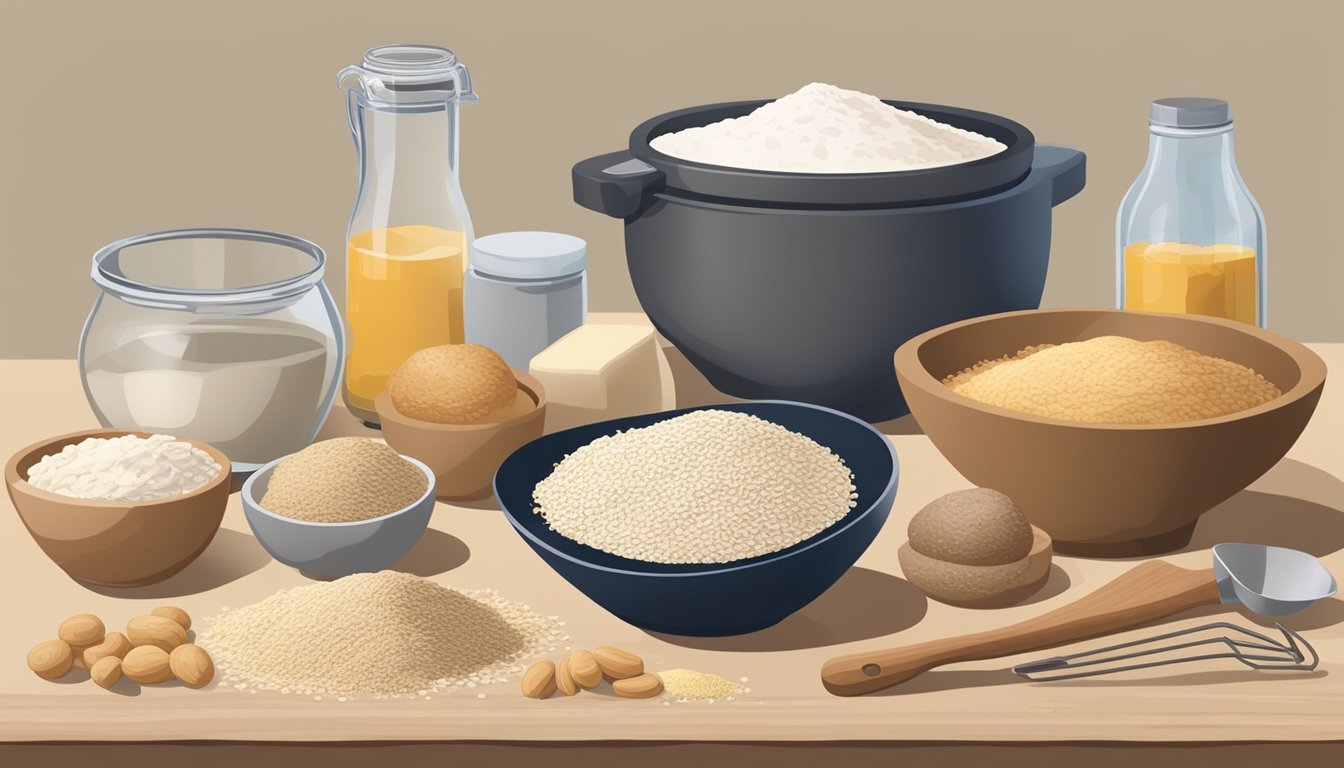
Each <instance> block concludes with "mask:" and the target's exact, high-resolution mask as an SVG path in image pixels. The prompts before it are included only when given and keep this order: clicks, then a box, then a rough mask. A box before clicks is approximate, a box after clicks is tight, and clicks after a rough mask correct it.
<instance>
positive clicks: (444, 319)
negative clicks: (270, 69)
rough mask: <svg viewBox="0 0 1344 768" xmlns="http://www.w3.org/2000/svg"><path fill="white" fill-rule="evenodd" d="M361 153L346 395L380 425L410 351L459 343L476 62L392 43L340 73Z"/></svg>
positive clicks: (349, 270)
mask: <svg viewBox="0 0 1344 768" xmlns="http://www.w3.org/2000/svg"><path fill="white" fill-rule="evenodd" d="M338 82H339V83H341V84H342V85H345V84H346V83H347V82H349V83H351V86H350V87H349V88H348V89H347V90H346V117H347V119H348V122H349V125H350V133H351V135H352V136H353V137H354V140H355V149H356V151H357V152H358V154H359V189H358V194H357V196H356V200H355V207H354V210H353V212H352V213H351V215H350V223H349V226H348V228H347V231H346V240H347V246H346V251H347V259H346V283H345V296H346V301H345V322H346V327H347V328H348V329H349V332H348V334H347V335H348V337H349V351H348V353H347V356H346V359H345V377H344V386H343V388H342V396H343V398H344V400H345V404H346V407H347V408H349V410H350V412H351V413H352V414H354V415H355V416H356V417H358V418H360V419H362V420H363V421H364V422H365V423H366V424H368V425H369V426H372V427H376V426H377V422H378V413H377V411H376V410H375V408H374V404H373V401H374V398H376V397H377V396H378V395H379V393H381V392H382V391H383V389H384V388H386V387H387V379H388V376H389V375H390V374H391V373H392V370H393V369H394V368H396V367H397V366H398V365H400V364H401V363H402V361H404V360H405V359H406V358H407V357H410V356H411V354H412V353H414V352H417V351H419V350H421V349H424V348H425V347H433V346H438V345H440V344H460V343H461V342H462V340H463V335H464V329H463V326H464V324H465V323H464V319H463V309H462V281H463V278H464V276H465V274H466V271H467V245H468V244H469V243H471V241H472V238H473V235H472V229H471V216H470V214H468V212H467V203H466V200H464V199H463V197H462V187H461V184H460V182H459V180H458V143H459V142H458V137H459V132H458V107H459V105H461V104H472V103H475V102H476V93H475V91H473V90H472V88H471V77H470V74H469V73H468V71H467V67H466V65H464V64H463V63H462V62H460V61H458V59H457V56H456V55H454V54H453V52H452V51H450V50H448V49H447V48H439V47H437V46H432V45H384V46H380V47H378V48H373V49H371V50H369V51H368V52H367V53H365V54H364V63H363V65H362V66H351V67H346V68H345V69H343V70H341V71H340V73H339V75H338Z"/></svg>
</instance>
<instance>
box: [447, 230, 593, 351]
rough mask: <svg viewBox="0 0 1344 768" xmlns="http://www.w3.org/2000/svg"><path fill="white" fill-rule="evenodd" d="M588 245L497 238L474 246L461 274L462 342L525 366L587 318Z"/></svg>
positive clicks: (541, 237) (556, 237)
mask: <svg viewBox="0 0 1344 768" xmlns="http://www.w3.org/2000/svg"><path fill="white" fill-rule="evenodd" d="M587 264H588V244H587V243H585V242H584V241H583V240H582V239H580V238H577V237H574V236H573V235H564V234H560V233H559V232H501V233H499V234H496V235H487V236H485V237H482V238H480V239H478V240H477V241H476V243H475V244H474V245H473V246H472V249H471V268H470V270H468V272H467V284H466V316H467V341H470V342H472V343H473V344H483V345H485V346H487V347H490V348H491V349H493V350H495V351H496V352H498V353H499V355H500V357H503V358H504V360H505V362H507V363H508V364H509V365H510V366H512V367H514V368H518V369H520V370H524V371H526V370H527V368H528V363H530V362H532V358H533V357H535V356H536V355H537V353H538V352H541V351H542V350H543V349H545V348H547V347H549V346H550V345H552V344H554V343H555V342H556V341H558V340H559V339H560V337H561V336H564V335H565V334H567V333H569V332H570V331H572V330H574V329H575V328H578V327H579V326H580V325H583V321H584V320H585V319H586V318H587V316H588V278H587V274H586V273H585V271H584V269H585V268H586V267H587Z"/></svg>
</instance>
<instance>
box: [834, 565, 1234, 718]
mask: <svg viewBox="0 0 1344 768" xmlns="http://www.w3.org/2000/svg"><path fill="white" fill-rule="evenodd" d="M1218 602H1220V594H1219V590H1218V582H1217V579H1216V578H1215V575H1214V569H1212V568H1205V569H1202V570H1198V571H1192V570H1189V569H1186V568H1179V567H1177V566H1174V565H1171V564H1170V563H1166V562H1163V561H1161V560H1153V561H1150V562H1146V563H1144V564H1142V565H1140V566H1138V567H1136V568H1134V569H1132V570H1130V571H1127V572H1126V573H1124V574H1122V575H1121V576H1120V577H1119V578H1117V579H1116V580H1115V581H1112V582H1111V583H1109V584H1107V585H1105V586H1103V587H1101V588H1100V589H1098V590H1096V591H1095V592H1093V593H1092V594H1090V595H1087V596H1086V597H1083V598H1081V599H1079V600H1078V601H1076V602H1073V603H1070V604H1069V605H1066V606H1064V607H1062V608H1058V609H1056V610H1054V611H1051V612H1049V613H1046V614H1043V615H1041V616H1037V617H1035V618H1031V619H1027V620H1025V621H1022V622H1020V623H1017V624H1013V625H1011V626H1007V627H1003V628H1001V629H993V630H989V631H988V632H978V633H976V634H973V635H963V636H961V637H951V638H945V639H941V640H930V641H929V642H926V643H918V644H915V645H909V646H906V647H904V648H893V649H890V650H885V651H870V652H867V653H856V654H852V655H849V656H840V657H838V658H834V659H831V660H830V661H828V662H826V664H825V665H823V666H822V668H821V681H822V683H823V684H825V686H826V690H828V691H830V692H831V693H833V694H835V695H837V696H859V695H862V694H865V693H872V692H873V691H880V690H882V689H883V688H889V687H891V686H893V685H896V684H898V683H903V682H905V681H906V680H909V679H910V678H912V677H915V676H916V675H918V674H920V673H921V672H925V671H927V670H930V669H932V668H934V667H938V666H942V665H944V664H951V663H953V662H958V661H971V660H973V659H993V658H998V657H1000V656H1011V655H1012V654H1015V653H1023V652H1026V651H1034V650H1039V649H1041V648H1049V647H1052V646H1056V645H1064V644H1065V643H1071V642H1073V641H1075V640H1083V639H1086V638H1089V637H1096V636H1097V635H1104V634H1107V633H1109V632H1115V631H1118V630H1121V629H1128V628H1130V627H1135V626H1138V625H1140V624H1146V623H1147V622H1150V621H1156V620H1157V619H1161V618H1163V617H1165V616H1170V615H1171V614H1173V613H1178V612H1180V611H1184V610H1187V609H1189V608H1196V607H1199V606H1202V605H1212V604H1216V603H1218Z"/></svg>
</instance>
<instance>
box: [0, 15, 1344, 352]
mask: <svg viewBox="0 0 1344 768" xmlns="http://www.w3.org/2000/svg"><path fill="white" fill-rule="evenodd" d="M0 14H2V18H0V71H2V72H3V73H4V76H3V77H0V89H2V92H0V95H2V96H3V101H0V110H2V112H0V139H2V140H3V141H2V142H0V147H2V148H3V151H4V161H3V165H0V195H3V197H0V223H2V224H3V229H2V231H3V232H4V238H5V242H4V247H3V249H0V265H2V266H3V267H4V269H3V272H0V357H71V356H73V355H74V351H75V345H76V341H77V338H78V335H79V329H80V326H81V323H82V322H83V319H84V315H85V313H86V312H87V311H88V308H89V306H90V305H91V303H92V301H93V298H94V289H93V287H92V285H91V284H90V282H89V279H88V269H89V256H90V255H91V254H92V252H93V251H94V250H95V249H96V248H97V247H98V246H100V245H102V244H103V243H106V242H108V241H110V240H113V239H116V238H119V237H122V236H124V235H128V234H133V233H136V232H144V231H149V230H155V229H162V228H170V227H180V226H192V225H229V226H246V227H263V228H272V229H279V230H283V231H288V232H293V233H295V234H298V235H302V236H304V237H308V238H311V239H313V240H316V241H317V242H319V243H320V244H322V245H323V246H324V247H326V248H327V249H328V251H329V252H331V253H333V254H335V255H337V256H339V255H340V254H342V253H343V250H342V249H343V239H344V228H345V223H346V217H347V216H348V214H349V209H350V206H351V203H352V202H353V195H354V184H355V165H354V150H353V148H352V146H351V143H350V140H349V137H348V135H347V132H346V128H345V120H344V117H343V115H342V101H341V98H340V95H339V93H338V92H337V90H336V86H335V74H336V71H337V70H339V69H340V68H341V67H342V66H344V65H345V64H349V63H354V62H356V61H357V60H358V59H359V57H360V55H361V54H362V52H363V51H364V49H365V48H367V47H370V46H372V45H376V44H380V43H387V42H432V43H438V44H442V45H447V46H449V47H451V48H453V49H454V50H455V51H457V52H458V54H459V55H460V56H461V57H462V59H463V60H464V61H465V62H467V64H468V65H469V66H470V67H471V71H472V75H473V79H474V81H475V85H476V88H477V90H478V92H479V93H480V94H481V103H480V104H479V105H478V106H474V107H470V108H468V109H466V110H464V118H463V119H464V136H463V139H462V151H463V167H464V170H463V185H464V188H465V191H466V195H467V199H468V201H469V202H470V206H471V213H472V216H473V219H474V222H475V226H476V231H477V233H478V234H486V233H490V232H496V231H501V230H506V229H530V228H545V229H557V230H562V231H567V232H572V233H574V234H577V235H579V236H581V237H584V238H586V239H587V240H588V241H589V243H590V247H591V257H592V266H591V304H592V307H593V308H594V309H609V310H622V309H635V308H637V307H638V304H637V302H636V301H635V298H634V295H633V293H632V291H631V288H630V284H629V279H628V277H627V275H626V272H625V266H624V254H623V248H622V242H621V238H620V225H619V223H618V222H616V221H614V220H611V219H607V218H606V217H603V216H600V215H598V214H595V213H590V212H588V211H586V210H583V209H581V208H579V207H578V206H577V205H575V204H574V203H573V202H572V201H571V199H570V186H569V170H570V167H571V165H573V163H574V162H576V161H578V160H580V159H583V158H586V157H589V156H591V155H594V154H598V153H600V152H605V151H612V150H616V149H619V148H620V147H621V146H623V144H624V142H625V141H626V138H627V134H628V132H629V130H630V129H631V128H632V127H633V126H634V125H635V124H636V123H638V122H640V121H641V120H643V119H644V118H647V117H650V116H652V115H654V114H657V113H660V112H664V111H668V110H671V109H675V108H678V107H683V106H690V105H694V104H700V103H707V102H713V101H722V100H730V99H745V98H765V97H775V96H779V95H783V94H785V93H788V92H789V91H791V90H793V89H795V88H797V87H798V86H800V85H802V84H804V83H806V82H809V81H811V80H824V81H830V82H834V83H837V84H840V85H843V86H845V87H849V88H856V89H860V90H864V91H868V92H870V93H875V94H878V95H881V96H883V97H886V98H903V99H910V100H916V101H931V102H939V103H945V104H953V105H960V106H967V107H974V108H979V109H984V110H988V111H990V112H996V113H1000V114H1003V115H1007V116H1010V117H1013V118H1015V119H1017V120H1019V121H1020V122H1022V123H1025V124H1026V125H1027V126H1028V127H1029V128H1031V129H1032V130H1033V131H1034V132H1035V133H1036V136H1037V138H1038V140H1041V141H1046V142H1056V143H1061V144H1066V145H1070V146H1074V147H1077V148H1080V149H1083V150H1085V151H1086V152H1087V153H1088V176H1089V178H1088V185H1087V189H1086V190H1085V191H1084V192H1083V194H1082V195H1080V196H1079V197H1077V198H1075V199H1074V200H1073V201H1071V202H1069V203H1067V204H1065V205H1064V206H1062V207H1060V208H1058V209H1056V215H1055V230H1054V231H1055V243H1054V250H1053V255H1052V258H1051V265H1050V278H1049V284H1048V286H1047V289H1046V297H1045V302H1046V304H1048V305H1054V306H1060V305H1109V304H1110V303H1111V302H1112V300H1113V290H1114V278H1113V268H1114V267H1113V258H1114V256H1113V247H1114V245H1113V238H1114V216H1115V210H1116V206H1117V205H1118V204H1119V201H1120V198H1121V196H1122V195H1123V194H1124V191H1125V189H1126V188H1127V187H1128V185H1129V183H1130V181H1132V179H1133V178H1134V176H1135V175H1136V174H1137V173H1138V171H1139V169H1140V167H1141V166H1142V164H1143V160H1144V156H1145V154H1146V141H1147V137H1146V128H1145V125H1146V122H1145V121H1146V115H1147V104H1148V101H1149V100H1150V99H1152V98H1154V97H1160V96H1168V95H1211V96H1218V97H1222V98H1226V99H1228V100H1230V101H1231V102H1232V105H1233V110H1234V113H1235V116H1236V119H1237V141H1238V159H1239V161H1240V164H1241V169H1242V172H1243V174H1244V176H1245V177H1246V179H1247V181H1248V183H1249V184H1250V186H1251V189H1252V190H1253V191H1254V193H1255V194H1256V196H1257V197H1258V198H1259V200H1260V202H1261V204H1262V206H1263V207H1264V210H1265V214H1266V217H1267V219H1268V223H1269V243H1270V246H1269V247H1270V281H1271V283H1270V291H1271V298H1270V301H1271V310H1270V312H1271V325H1272V326H1273V327H1274V328H1276V329H1278V330H1280V331H1282V332H1285V333H1288V334H1289V335H1292V336H1294V337H1297V338H1300V339H1303V340H1308V341H1312V340H1335V341H1341V340H1344V300H1342V299H1341V293H1344V248H1341V247H1340V246H1339V245H1338V244H1339V242H1340V240H1339V234H1338V232H1339V227H1340V222H1341V219H1342V218H1344V184H1341V179H1344V143H1341V142H1340V140H1339V137H1340V131H1341V126H1344V100H1341V99H1340V98H1339V92H1338V84H1339V77H1340V73H1341V72H1344V3H1341V2H1337V1H1336V0H1295V1H1292V2H1289V1H1288V0H1273V2H1271V1H1270V0H1261V1H1259V2H1252V1H1250V0H1236V1H1234V0H1197V1H1189V2H1171V1H1170V0H1073V1H1071V2H1066V1H1064V0H1012V1H1007V0H1004V1H998V2H996V1H995V0H943V2H927V1H922V2H879V1H877V0H868V1H860V0H830V2H825V3H817V2H815V0H807V1H805V2H797V1H793V2H770V3H767V2H760V1H758V0H753V1H750V2H746V1H742V0H738V1H737V2H729V1H728V0H677V1H676V2H673V1H672V0H665V2H660V3H652V2H636V1H634V0H575V1H570V2H561V1H560V0H554V1H553V2H541V1H537V0H533V1H530V2H508V1H506V0H494V2H490V1H488V0H455V1H454V0H378V2H374V1H373V0H362V1H357V0H328V1H326V2H321V1H319V0H231V1H230V2H222V1H220V0H212V1H210V2H200V1H192V2H186V1H184V0H143V1H140V2H130V1H127V0H43V1H38V0H0ZM338 263H339V259H338ZM339 272H340V270H339V269H336V270H333V274H332V275H331V276H330V278H329V279H330V281H331V283H332V288H333V290H334V292H336V293H337V294H338V295H339V294H340V293H341V292H342V291H343V287H342V285H341V283H342V278H341V276H340V274H339Z"/></svg>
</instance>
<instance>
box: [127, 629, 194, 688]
mask: <svg viewBox="0 0 1344 768" xmlns="http://www.w3.org/2000/svg"><path fill="white" fill-rule="evenodd" d="M126 637H128V638H129V639H130V641H131V645H132V646H134V647H137V648H138V647H140V646H144V645H153V646H157V647H158V648H160V649H162V650H163V651H164V653H168V652H169V651H172V650H173V649H174V648H176V647H177V646H179V645H183V644H184V643H186V642H187V630H185V629H183V628H182V625H181V624H178V623H177V622H176V621H173V620H172V619H167V618H164V617H162V616H152V615H151V616H136V617H135V618H134V619H131V620H130V622H128V623H127V624H126ZM123 661H124V659H123ZM126 676H127V677H130V676H131V674H130V670H127V672H126Z"/></svg>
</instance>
